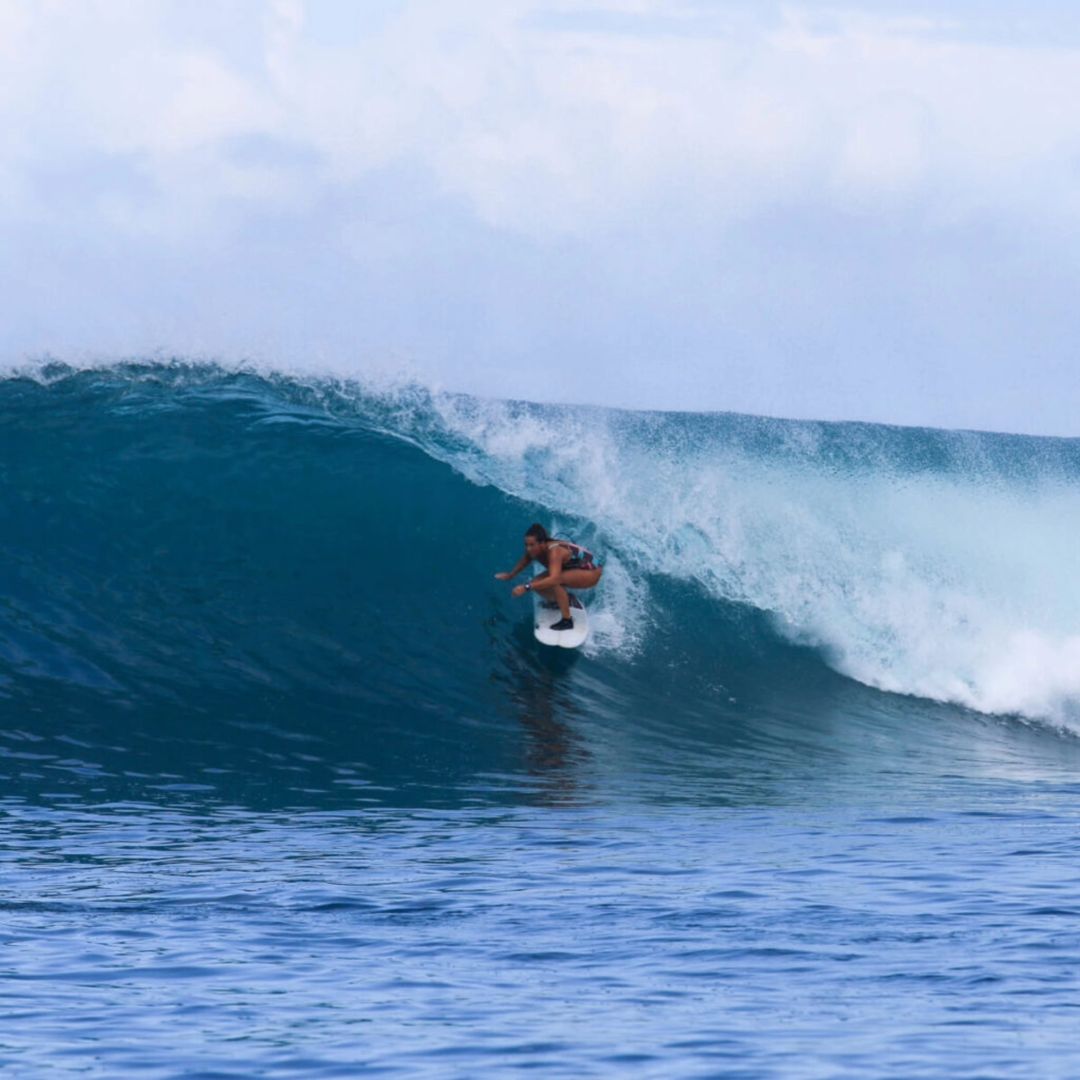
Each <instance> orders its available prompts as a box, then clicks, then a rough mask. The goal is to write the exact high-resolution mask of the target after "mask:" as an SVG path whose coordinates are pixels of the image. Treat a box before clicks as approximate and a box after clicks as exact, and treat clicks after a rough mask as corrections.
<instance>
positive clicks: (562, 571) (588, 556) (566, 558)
mask: <svg viewBox="0 0 1080 1080" xmlns="http://www.w3.org/2000/svg"><path fill="white" fill-rule="evenodd" d="M531 562H538V563H540V565H541V566H543V567H544V568H545V569H546V570H547V573H546V574H541V575H540V576H539V577H534V578H533V579H532V581H528V582H526V583H525V584H524V585H516V586H515V587H514V591H513V595H514V596H524V595H525V594H526V593H527V592H532V591H533V590H534V589H535V590H536V591H537V592H539V593H541V594H542V595H543V597H544V601H545V602H547V603H551V602H554V603H555V604H558V606H559V612H560V613H561V615H562V619H561V620H560V621H559V622H557V623H553V624H552V626H551V629H552V630H573V628H574V620H573V618H572V617H571V615H570V601H571V598H570V594H569V593H568V592H567V591H566V589H567V587H569V588H571V589H591V588H593V586H594V585H596V583H597V582H598V581H599V580H600V578H601V577H602V576H603V574H604V568H603V567H602V566H600V565H599V564H598V563H597V562H596V556H595V555H593V553H592V552H591V551H589V550H588V549H587V548H583V547H582V546H581V545H580V544H575V543H574V542H573V541H571V540H556V539H555V538H554V537H551V536H548V534H547V530H546V529H545V528H544V526H543V525H530V526H529V528H528V530H527V531H526V533H525V554H524V555H522V556H521V558H520V559H518V562H517V565H516V566H515V567H514V569H513V570H511V571H510V572H509V573H502V574H496V575H495V576H496V577H497V578H498V579H499V581H509V580H510V579H511V578H514V577H517V575H518V574H520V573H521V571H522V570H524V569H525V567H526V566H528V565H529V563H531ZM574 604H575V605H576V606H577V607H580V606H581V604H580V603H579V602H578V601H577V599H576V597H575V598H574Z"/></svg>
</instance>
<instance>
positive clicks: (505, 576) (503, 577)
mask: <svg viewBox="0 0 1080 1080" xmlns="http://www.w3.org/2000/svg"><path fill="white" fill-rule="evenodd" d="M513 576H514V575H513V574H506V573H503V574H496V575H495V580H496V581H509V580H510V579H511V578H512V577H513Z"/></svg>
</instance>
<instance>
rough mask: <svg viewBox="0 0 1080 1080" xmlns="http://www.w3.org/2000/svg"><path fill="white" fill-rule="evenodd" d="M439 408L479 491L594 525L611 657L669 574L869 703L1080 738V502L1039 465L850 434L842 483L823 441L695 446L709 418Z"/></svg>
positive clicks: (633, 635)
mask: <svg viewBox="0 0 1080 1080" xmlns="http://www.w3.org/2000/svg"><path fill="white" fill-rule="evenodd" d="M435 404H436V408H437V410H438V412H439V415H440V418H441V421H442V422H443V423H444V424H445V425H446V426H447V428H448V430H450V431H451V432H453V433H454V434H455V435H456V436H457V437H459V438H461V439H463V440H464V444H465V446H466V447H467V448H468V449H467V450H466V451H465V452H462V453H461V454H458V455H453V456H454V457H456V460H454V461H453V464H455V466H456V467H458V468H460V469H461V470H462V471H463V472H465V474H466V475H469V476H471V477H472V478H473V479H475V480H477V481H480V482H487V483H493V484H496V485H497V486H499V487H500V488H502V489H503V490H505V491H508V492H510V493H512V494H514V495H518V496H521V497H522V498H526V499H532V500H535V501H538V502H541V503H543V504H545V505H547V506H551V507H553V508H556V509H557V510H559V511H561V512H563V513H566V514H572V515H574V516H575V517H577V518H579V519H582V520H584V521H591V522H593V523H595V526H596V532H597V536H598V538H599V543H600V544H601V546H604V547H605V550H606V551H609V552H612V553H614V554H615V559H614V560H613V561H612V560H609V562H610V563H611V566H612V570H611V571H609V574H608V577H607V578H606V581H605V590H604V592H605V601H604V602H605V604H606V605H607V606H606V607H605V608H604V610H603V614H601V615H598V618H597V621H596V623H595V625H596V626H597V628H598V629H599V628H600V627H606V629H605V631H604V632H605V634H606V636H607V640H608V641H609V642H610V643H611V644H612V645H613V646H614V647H620V648H627V647H633V645H634V644H636V643H638V642H639V641H640V631H639V630H635V631H634V632H631V631H630V630H629V628H630V627H635V628H640V627H641V625H642V620H643V618H644V617H645V613H646V612H647V609H648V597H647V594H646V593H645V591H644V586H643V585H642V579H643V575H645V574H655V573H661V574H666V575H670V576H672V577H674V578H678V579H681V580H693V581H697V582H699V583H700V584H701V585H702V586H703V587H704V588H706V589H707V590H708V591H709V592H711V593H712V594H713V595H715V596H717V597H722V598H724V599H729V600H735V601H740V602H743V603H748V604H751V605H753V606H755V607H757V608H760V609H764V610H766V611H769V612H772V613H773V614H774V618H775V622H776V625H777V627H778V629H779V630H780V631H781V632H782V633H783V634H785V635H786V636H787V637H789V638H790V639H791V640H793V641H797V642H805V643H810V644H813V645H815V646H818V647H820V648H821V649H822V650H823V653H824V654H825V656H826V657H827V658H828V660H829V662H830V663H832V664H833V665H834V666H835V667H836V668H837V670H839V671H841V672H843V673H844V674H846V675H849V676H850V677H852V678H855V679H858V680H859V681H861V682H864V683H867V684H869V685H872V686H875V687H879V688H881V689H884V690H889V691H893V692H897V693H903V694H911V695H918V696H922V697H927V698H933V699H937V700H942V701H949V702H954V703H958V704H961V705H965V706H968V707H971V708H974V709H978V710H981V711H983V712H988V713H1010V714H1018V715H1022V716H1025V717H1029V718H1038V719H1049V720H1052V721H1054V722H1057V723H1060V724H1080V554H1078V552H1080V545H1078V544H1077V543H1076V539H1075V538H1076V537H1077V536H1080V486H1078V485H1076V484H1075V483H1072V482H1071V481H1070V480H1068V479H1067V478H1064V477H1062V475H1061V474H1060V472H1059V471H1058V470H1056V469H1054V468H1050V467H1048V468H1046V469H1044V470H1043V471H1042V472H1041V473H1038V472H1037V473H1035V474H1034V475H1033V473H1032V468H1031V467H1030V462H1029V467H1028V468H1027V469H1026V471H1025V477H1026V478H1024V479H1020V478H1016V477H1013V478H1010V477H1009V476H1007V475H1004V474H1002V473H1001V472H1000V471H997V472H995V471H994V470H993V469H992V468H990V467H989V466H988V465H987V461H986V457H987V453H986V452H987V449H988V447H989V440H993V439H997V438H1004V437H1001V436H973V435H970V434H968V435H959V434H957V435H955V436H944V435H942V434H941V433H937V434H936V435H934V436H933V437H934V438H937V439H943V438H944V439H947V441H948V445H949V449H950V453H951V455H952V460H951V462H950V465H949V467H948V468H946V469H944V470H940V469H939V470H938V471H931V470H929V469H928V468H922V469H918V468H914V467H911V466H904V465H903V463H902V462H896V461H892V460H890V453H893V454H895V452H896V448H897V446H900V445H903V441H904V440H905V439H906V440H909V441H911V442H912V443H917V442H918V440H919V439H920V438H922V437H925V433H919V432H916V431H912V432H910V433H896V432H893V433H891V434H890V436H889V439H887V440H885V442H884V443H883V442H882V440H881V439H880V438H879V433H876V432H875V430H874V429H872V428H869V429H868V428H866V427H852V428H851V429H850V430H849V431H848V432H847V435H846V437H848V438H850V440H852V442H853V444H854V443H858V444H859V445H858V446H857V447H854V446H850V447H848V450H849V451H852V450H857V451H858V452H857V453H855V455H854V457H855V461H854V464H852V462H851V460H850V456H849V459H848V460H847V463H846V464H840V465H838V464H837V463H836V462H835V461H834V460H832V459H830V457H829V455H828V454H827V453H826V451H825V449H824V448H823V446H822V444H821V439H820V431H819V430H818V429H815V428H814V426H813V425H784V424H783V423H781V422H776V421H752V420H749V419H748V420H746V421H745V425H748V426H750V427H751V428H752V426H753V424H754V423H759V424H761V425H762V426H763V428H767V429H768V431H767V434H768V435H769V437H770V439H771V440H772V442H771V443H770V449H769V450H768V451H767V452H760V451H759V450H758V449H755V448H753V447H751V446H749V445H748V442H752V440H747V439H746V438H743V437H740V438H739V439H731V438H730V437H728V436H721V437H714V436H713V435H712V434H710V433H709V432H708V431H707V430H704V433H703V434H701V433H700V432H699V434H698V435H695V430H696V429H698V428H700V425H702V424H704V425H705V429H707V427H708V422H707V420H705V419H703V418H692V423H690V424H689V425H687V424H686V418H680V417H674V416H669V417H656V418H655V420H654V421H653V422H651V423H650V422H648V418H645V417H642V416H640V415H639V416H637V417H636V418H633V422H632V423H627V418H626V417H625V415H620V414H619V413H615V412H607V411H604V410H575V409H567V408H555V407H529V406H519V405H512V404H508V403H505V402H481V401H477V400H475V399H462V398H444V399H439V398H438V397H437V398H436V402H435ZM680 425H683V427H680ZM745 434H746V433H745V432H744V433H743V435H744V436H745ZM1038 443H1039V441H1038V440H1030V442H1027V443H1026V444H1025V445H1027V447H1028V449H1029V451H1030V452H1031V453H1032V454H1034V455H1035V457H1036V458H1037V456H1038V455H1037V452H1036V450H1035V449H1032V448H1036V449H1037V444H1038ZM863 444H865V445H863ZM605 618H607V619H608V622H607V623H605ZM621 634H624V635H626V636H625V637H622V638H620V635H621Z"/></svg>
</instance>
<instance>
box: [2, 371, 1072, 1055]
mask: <svg viewBox="0 0 1080 1080" xmlns="http://www.w3.org/2000/svg"><path fill="white" fill-rule="evenodd" d="M0 490H2V493H3V498H2V503H0V781H2V789H0V818H2V820H3V824H4V834H3V837H4V838H3V840H2V841H0V911H2V912H3V915H4V921H3V925H2V926H0V941H2V942H3V944H4V945H5V946H7V948H5V949H4V951H3V957H2V959H0V985H2V987H3V988H4V989H3V991H2V992H3V993H4V995H5V1006H6V1008H7V1011H8V1014H9V1015H10V1016H11V1017H13V1018H15V1019H16V1020H17V1021H18V1022H17V1023H13V1024H11V1025H7V1026H6V1029H5V1031H4V1032H3V1033H0V1065H2V1066H3V1067H4V1068H5V1070H6V1071H10V1072H11V1073H12V1074H13V1075H28V1076H29V1075H40V1074H42V1073H44V1072H48V1073H50V1074H56V1075H62V1074H65V1073H66V1072H71V1073H76V1072H78V1073H79V1074H80V1075H103V1076H104V1075H117V1074H118V1073H126V1072H130V1073H134V1074H137V1075H140V1076H178V1075H215V1076H233V1075H235V1076H247V1075H252V1074H260V1075H268V1076H277V1075H282V1076H284V1075H297V1076H299V1075H305V1076H307V1075H326V1076H333V1075H356V1074H357V1073H359V1072H363V1071H373V1072H381V1073H384V1074H387V1075H410V1076H411V1075H430V1076H445V1075H462V1076H467V1075H476V1074H477V1073H479V1072H484V1073H491V1074H494V1075H502V1074H503V1073H505V1074H506V1075H511V1074H517V1073H518V1072H520V1071H521V1070H522V1069H525V1068H528V1069H531V1070H532V1071H539V1072H542V1073H544V1074H551V1075H556V1076H557V1075H567V1076H575V1077H577V1076H593V1075H639V1076H657V1077H661V1076H663V1077H669V1076H717V1075H724V1076H746V1077H758V1076H808V1077H810V1076H815V1077H816V1076H830V1077H832V1076H859V1077H865V1076H872V1075H905V1076H945V1075H948V1076H964V1075H971V1076H975V1075H994V1076H1017V1077H1019V1076H1029V1075H1033V1074H1035V1073H1037V1074H1038V1075H1041V1076H1062V1077H1064V1076H1069V1075H1075V1071H1076V1068H1077V1067H1078V1066H1080V1061H1078V1059H1077V1056H1076V1051H1075V1034H1074V1030H1075V992H1074V991H1075V986H1076V979H1077V977H1078V975H1080V970H1078V964H1077V960H1076V957H1077V956H1078V955H1080V932H1078V931H1077V928H1076V927H1077V923H1076V914H1077V911H1078V910H1080V895H1078V878H1077V875H1076V871H1075V859H1076V853H1077V852H1076V840H1075V837H1076V835H1077V825H1078V817H1077V810H1076V807H1077V795H1078V794H1080V782H1078V781H1077V779H1076V777H1077V769H1078V767H1080V738H1077V735H1078V733H1080V616H1078V612H1080V584H1078V581H1080V573H1078V571H1080V555H1078V551H1077V545H1076V543H1075V537H1076V536H1077V535H1078V530H1080V442H1078V441H1077V440H1070V439H1053V438H1037V437H1030V436H1016V435H1008V434H995V433H988V432H959V431H940V430H932V429H917V428H900V427H889V426H883V425H876V424H865V423H854V422H849V423H837V422H828V423H827V422H811V421H795V420H782V419H774V418H765V417H756V416H746V415H739V414H733V413H730V414H729V413H707V414H706V413H672V412H658V411H642V410H638V411H632V410H620V409H611V408H603V407H598V406H568V405H552V404H541V403H535V402H525V401H502V400H489V399H483V398H478V397H475V396H469V395H464V394H459V393H452V392H448V391H445V390H440V389H436V388H433V387H429V386H425V385H424V384H422V383H419V382H416V381H408V380H393V379H374V378H371V379H360V378H354V379H345V378H339V377H331V376H314V375H310V374H306V375H305V374H297V373H289V372H285V371H276V370H272V369H255V368H247V367H230V366H224V365H219V364H211V363H195V362H184V361H169V362H116V363H107V364H90V365H83V366H72V365H68V364H64V363H58V362H42V363H36V364H32V365H24V366H21V367H18V368H11V369H9V370H8V371H7V372H6V373H5V374H4V375H3V377H0ZM533 521H540V522H542V523H543V524H545V526H547V527H548V528H549V529H550V530H552V531H553V532H557V533H559V534H563V535H569V536H571V537H573V538H574V539H575V540H578V541H579V542H581V543H584V544H586V545H587V546H588V547H589V548H590V549H592V550H594V551H598V552H601V553H602V554H603V557H604V560H605V563H606V567H607V569H606V572H605V575H604V579H603V583H602V586H601V587H600V588H599V589H598V590H597V591H596V593H595V594H594V595H593V596H591V597H590V603H591V612H590V623H591V626H592V628H593V629H592V635H591V637H590V640H589V642H588V644H587V646H586V648H585V649H584V650H582V654H581V655H569V656H567V655H559V656H554V655H552V653H560V654H562V653H564V650H547V651H545V650H544V649H542V648H541V647H540V646H539V645H538V644H537V643H536V642H535V641H534V640H533V637H532V634H531V622H530V610H531V609H530V608H529V605H528V602H527V601H515V600H514V599H513V598H511V597H510V595H509V588H508V587H507V586H506V585H505V583H500V582H497V581H495V579H494V577H493V575H494V573H495V572H496V571H499V570H505V569H509V568H510V567H511V566H512V565H513V564H514V562H515V561H516V559H517V557H518V556H519V554H520V550H521V544H522V537H523V533H524V530H525V528H526V527H527V526H528V525H529V524H530V523H531V522H533Z"/></svg>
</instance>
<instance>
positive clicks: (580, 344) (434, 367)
mask: <svg viewBox="0 0 1080 1080" xmlns="http://www.w3.org/2000/svg"><path fill="white" fill-rule="evenodd" d="M1078 297H1080V5H1076V4H1070V3H1066V2H1064V0H1027V2H1026V3H1024V4H1022V5H1021V4H1016V3H1014V2H1009V3H1006V2H1003V0H963V2H959V0H954V2H949V0H940V2H937V3H929V2H922V0H909V2H906V3H902V2H899V0H896V2H892V0H889V2H871V0H862V2H855V0H852V2H849V3H835V4H834V3H824V2H818V0H804V2H792V3H771V2H769V0H755V2H749V0H746V2H744V0H726V2H725V0H714V2H710V3H706V2H704V0H666V2H659V0H606V2H605V0H597V2H595V3H591V2H588V0H584V2H575V3H571V2H553V0H547V2H533V0H487V2H479V0H363V2H357V0H217V2H215V3H214V4H192V3H190V2H188V0H79V2H78V3H72V2H71V0H0V363H2V364H5V365H11V364H20V363H23V362H25V361H27V360H35V359H39V358H41V357H43V356H51V357H56V358H60V359H65V360H71V361H73V362H80V363H81V362H85V361H87V360H101V359H106V360H107V359H113V358H130V357H138V356H160V357H170V356H181V357H190V358H202V359H216V360H220V361H223V362H225V363H239V362H254V363H265V364H270V365H275V366H280V367H288V368H290V369H293V370H302V371H314V372H319V371H326V372H333V373H336V374H342V373H345V374H349V373H357V374H363V373H364V372H368V371H382V372H386V371H391V372H393V371H404V372H412V373H415V375H416V376H417V377H419V378H423V379H425V380H426V381H429V382H432V383H433V384H435V385H438V386H442V387H445V388H448V389H455V390H464V391H468V392H472V393H481V394H485V395H490V396H497V397H524V398H531V399H536V400H544V401H569V402H594V403H599V404H612V405H625V406H630V407H636V408H646V407H648V408H665V409H708V410H735V411H740V412H754V413H767V414H772V415H782V416H798V417H809V418H819V419H865V420H877V421H886V422H894V423H903V424H929V425H934V426H943V427H975V428H985V429H993V430H1007V431H1020V432H1032V433H1049V434H1062V435H1080V419H1078V418H1080V378H1078V374H1080V364H1078V362H1077V356H1076V342H1077V327H1078V323H1080V316H1078V304H1077V298H1078Z"/></svg>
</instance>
